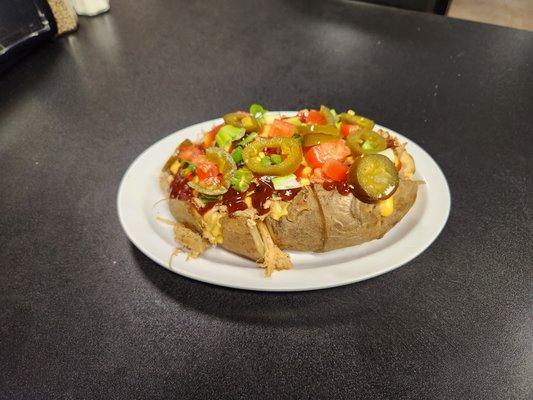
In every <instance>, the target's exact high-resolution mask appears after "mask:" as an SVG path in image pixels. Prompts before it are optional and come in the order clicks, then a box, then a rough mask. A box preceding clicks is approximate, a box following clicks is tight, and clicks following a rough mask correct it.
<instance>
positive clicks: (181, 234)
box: [174, 223, 209, 258]
mask: <svg viewBox="0 0 533 400" xmlns="http://www.w3.org/2000/svg"><path fill="white" fill-rule="evenodd" d="M174 239H175V240H176V242H177V243H179V244H180V245H181V246H182V247H183V248H184V249H185V250H186V251H187V253H189V257H190V258H196V257H198V256H199V255H200V254H202V253H203V252H204V251H205V249H207V248H208V247H209V244H208V243H207V241H205V240H204V239H203V238H202V236H201V235H200V234H198V233H196V232H195V231H193V230H191V229H189V228H187V227H186V226H184V225H182V224H180V223H176V225H174Z"/></svg>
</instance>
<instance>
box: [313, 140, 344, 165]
mask: <svg viewBox="0 0 533 400" xmlns="http://www.w3.org/2000/svg"><path fill="white" fill-rule="evenodd" d="M350 154H351V152H350V149H349V148H348V146H346V145H345V144H344V140H337V141H336V142H326V143H322V144H319V145H317V146H313V147H311V148H310V149H309V150H307V151H306V152H305V159H306V160H307V162H308V163H309V164H310V165H311V167H313V168H320V167H322V165H324V163H325V162H326V161H328V160H339V161H342V160H344V159H345V158H346V157H348V156H349V155H350Z"/></svg>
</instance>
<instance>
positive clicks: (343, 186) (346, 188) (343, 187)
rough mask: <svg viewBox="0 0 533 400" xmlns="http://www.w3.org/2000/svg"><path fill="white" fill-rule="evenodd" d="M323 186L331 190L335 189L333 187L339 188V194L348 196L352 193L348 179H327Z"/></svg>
mask: <svg viewBox="0 0 533 400" xmlns="http://www.w3.org/2000/svg"><path fill="white" fill-rule="evenodd" d="M322 186H323V187H324V189H326V190H328V191H330V190H333V189H337V192H339V194H341V195H342V196H347V195H348V194H350V193H351V191H352V190H351V189H352V188H351V187H350V185H349V184H348V182H346V181H342V182H335V181H325V182H324V183H323V184H322Z"/></svg>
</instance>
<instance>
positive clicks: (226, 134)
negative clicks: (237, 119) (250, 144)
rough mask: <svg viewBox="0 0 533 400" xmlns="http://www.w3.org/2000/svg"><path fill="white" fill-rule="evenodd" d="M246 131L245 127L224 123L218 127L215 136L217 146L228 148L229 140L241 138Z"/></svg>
mask: <svg viewBox="0 0 533 400" xmlns="http://www.w3.org/2000/svg"><path fill="white" fill-rule="evenodd" d="M245 133H246V129H244V128H237V127H235V126H233V125H224V126H223V127H222V128H220V129H219V130H218V132H217V134H216V136H215V140H216V142H217V145H218V147H220V148H222V149H224V150H226V151H227V150H228V149H229V148H230V146H231V142H233V141H234V140H239V139H241V138H242V137H243V136H244V134H245Z"/></svg>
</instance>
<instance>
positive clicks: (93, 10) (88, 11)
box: [70, 0, 109, 17]
mask: <svg viewBox="0 0 533 400" xmlns="http://www.w3.org/2000/svg"><path fill="white" fill-rule="evenodd" d="M70 1H71V3H72V6H73V7H74V9H75V10H76V13H77V14H78V15H87V16H89V17H93V16H95V15H98V14H101V13H104V12H106V11H107V10H109V0H70Z"/></svg>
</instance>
